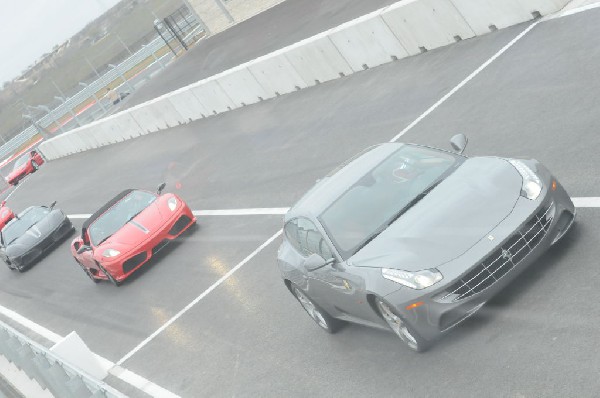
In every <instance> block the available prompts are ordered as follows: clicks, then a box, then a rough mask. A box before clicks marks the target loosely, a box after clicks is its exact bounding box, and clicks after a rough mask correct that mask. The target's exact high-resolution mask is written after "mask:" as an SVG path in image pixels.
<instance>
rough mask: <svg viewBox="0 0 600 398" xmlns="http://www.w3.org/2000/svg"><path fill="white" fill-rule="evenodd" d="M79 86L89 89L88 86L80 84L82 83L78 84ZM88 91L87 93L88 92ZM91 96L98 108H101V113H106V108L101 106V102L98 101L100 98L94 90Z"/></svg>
mask: <svg viewBox="0 0 600 398" xmlns="http://www.w3.org/2000/svg"><path fill="white" fill-rule="evenodd" d="M79 85H80V86H83V87H85V88H88V87H89V84H85V83H82V82H79ZM88 91H89V90H88ZM92 96H93V97H94V99H95V100H96V103H97V104H98V105H100V108H102V111H103V112H104V113H106V108H105V107H104V105H102V102H101V101H100V98H98V96H97V95H96V90H92Z"/></svg>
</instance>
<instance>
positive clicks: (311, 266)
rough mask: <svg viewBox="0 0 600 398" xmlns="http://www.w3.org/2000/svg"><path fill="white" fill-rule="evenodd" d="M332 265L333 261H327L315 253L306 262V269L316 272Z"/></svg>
mask: <svg viewBox="0 0 600 398" xmlns="http://www.w3.org/2000/svg"><path fill="white" fill-rule="evenodd" d="M331 263H332V261H327V260H325V259H324V258H323V257H321V256H319V255H318V254H316V253H313V254H311V255H310V256H308V257H307V258H306V260H304V268H306V269H307V270H308V271H315V270H318V269H319V268H323V267H324V266H326V265H328V264H331Z"/></svg>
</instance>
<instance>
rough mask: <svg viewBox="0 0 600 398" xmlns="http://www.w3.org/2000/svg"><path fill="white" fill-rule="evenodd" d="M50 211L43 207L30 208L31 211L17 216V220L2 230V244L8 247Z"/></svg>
mask: <svg viewBox="0 0 600 398" xmlns="http://www.w3.org/2000/svg"><path fill="white" fill-rule="evenodd" d="M48 213H50V210H49V209H47V208H45V207H32V208H31V209H29V210H27V211H25V212H23V213H21V214H19V218H14V219H13V221H12V222H10V223H9V224H8V225H7V226H6V227H4V228H3V229H2V243H4V245H8V244H10V243H11V242H14V241H15V240H16V239H18V238H19V237H20V236H22V235H24V234H25V232H27V230H28V229H29V228H31V227H32V226H34V225H35V224H37V223H38V222H39V221H40V220H42V219H43V218H44V217H46V215H47V214H48Z"/></svg>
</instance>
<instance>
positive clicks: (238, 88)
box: [39, 0, 569, 160]
mask: <svg viewBox="0 0 600 398" xmlns="http://www.w3.org/2000/svg"><path fill="white" fill-rule="evenodd" d="M568 1H569V0H403V1H400V2H398V3H395V4H393V5H391V6H388V7H385V8H382V9H379V10H377V11H374V12H372V13H370V14H367V15H364V16H362V17H360V18H357V19H355V20H353V21H350V22H347V23H345V24H343V25H340V26H338V27H335V28H333V29H331V30H329V31H326V32H323V33H321V34H318V35H315V36H313V37H311V38H308V39H305V40H302V41H301V42H299V43H296V44H293V45H291V46H288V47H285V48H283V49H281V50H278V51H275V52H273V53H270V54H267V55H265V56H262V57H259V58H257V59H254V60H252V61H249V62H246V63H245V64H242V65H239V66H237V67H235V68H232V69H230V70H227V71H225V72H222V73H219V74H218V75H215V76H212V77H209V78H207V79H204V80H201V81H199V82H196V83H194V84H191V85H189V86H187V87H183V88H181V89H179V90H176V91H174V92H172V93H168V94H165V95H163V96H161V97H158V98H156V99H154V100H151V101H148V102H146V103H143V104H140V105H138V106H136V107H134V108H131V109H128V110H125V111H123V112H120V113H118V114H116V115H113V116H110V117H108V118H106V119H102V120H98V121H96V122H94V123H92V124H89V125H86V126H83V127H80V128H77V129H75V130H72V131H69V132H67V133H65V134H62V135H60V136H57V137H54V138H52V139H50V140H47V141H44V142H43V143H42V144H41V145H40V146H39V149H40V151H41V152H42V153H43V155H44V156H45V157H46V158H47V159H49V160H52V159H57V158H60V157H63V156H67V155H70V154H73V153H77V152H81V151H85V150H89V149H93V148H98V147H100V146H104V145H109V144H112V143H116V142H120V141H124V140H128V139H131V138H135V137H138V136H140V135H144V134H147V133H149V132H155V131H160V130H164V129H168V128H170V127H173V126H176V125H179V124H184V123H189V122H190V121H193V120H197V119H200V118H204V117H209V116H212V115H216V114H219V113H223V112H227V111H230V110H233V109H236V108H239V107H242V106H246V105H250V104H253V103H256V102H259V101H261V100H266V99H269V98H274V97H276V96H278V95H284V94H287V93H291V92H294V91H297V90H301V89H303V88H306V87H310V86H313V85H315V84H318V83H321V82H325V81H329V80H333V79H337V78H340V77H343V76H347V75H350V74H352V73H356V72H360V71H362V70H364V69H368V68H372V67H375V66H378V65H381V64H384V63H387V62H392V61H394V60H396V59H401V58H404V57H408V56H411V55H415V54H419V53H421V52H423V51H428V50H432V49H435V48H438V47H442V46H446V45H449V44H452V43H454V42H456V41H460V40H464V39H468V38H471V37H474V36H478V35H483V34H486V33H488V32H490V31H491V30H495V29H501V28H504V27H507V26H511V25H514V24H517V23H521V22H525V21H528V20H531V19H533V18H534V17H535V16H537V15H546V14H549V13H553V12H556V11H558V10H560V9H561V8H562V7H564V6H565V5H566V3H568Z"/></svg>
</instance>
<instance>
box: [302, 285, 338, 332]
mask: <svg viewBox="0 0 600 398" xmlns="http://www.w3.org/2000/svg"><path fill="white" fill-rule="evenodd" d="M291 290H292V294H293V295H294V296H295V297H296V299H298V301H299V302H300V305H302V308H304V310H305V311H306V313H307V314H308V315H309V316H310V317H311V318H312V319H313V321H315V323H316V324H317V325H319V327H320V328H321V329H323V330H325V331H326V332H327V333H335V332H337V331H338V330H339V329H340V327H341V326H342V321H339V320H337V319H335V318H333V317H332V316H331V315H329V314H328V313H327V312H325V311H324V310H322V309H321V308H320V307H319V306H318V305H317V304H315V303H314V302H313V301H312V300H311V299H310V298H309V297H308V296H307V295H306V294H304V292H303V291H302V290H300V288H299V287H298V286H296V285H292V286H291Z"/></svg>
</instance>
